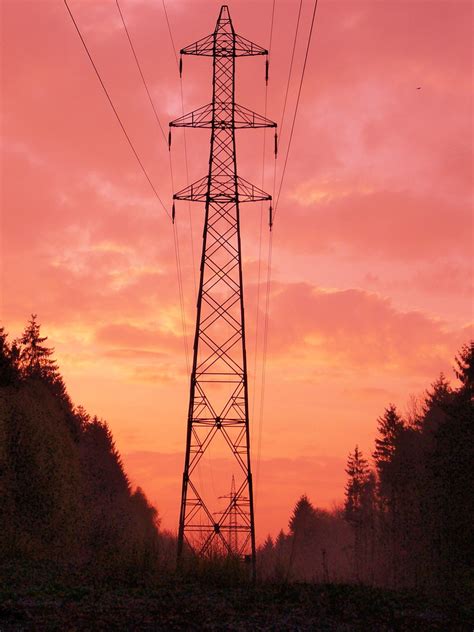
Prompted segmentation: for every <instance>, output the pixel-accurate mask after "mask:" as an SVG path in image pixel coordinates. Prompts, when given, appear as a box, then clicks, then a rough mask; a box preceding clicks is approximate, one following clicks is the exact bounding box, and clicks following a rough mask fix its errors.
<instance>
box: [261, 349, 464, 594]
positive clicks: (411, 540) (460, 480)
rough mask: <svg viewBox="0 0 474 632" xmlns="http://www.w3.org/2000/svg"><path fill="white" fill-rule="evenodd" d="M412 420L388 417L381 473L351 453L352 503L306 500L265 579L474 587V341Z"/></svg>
mask: <svg viewBox="0 0 474 632" xmlns="http://www.w3.org/2000/svg"><path fill="white" fill-rule="evenodd" d="M454 371H455V374H456V377H457V378H458V380H459V383H460V385H459V386H458V387H457V388H453V387H452V386H451V385H450V384H449V382H448V381H447V379H446V378H445V377H444V375H440V377H439V378H438V379H437V380H436V381H435V382H434V383H433V384H432V386H431V388H430V389H428V391H427V392H426V393H425V396H424V397H423V399H422V401H418V402H414V403H413V405H412V406H411V410H410V413H409V414H408V415H406V416H402V415H401V414H400V412H399V411H398V410H397V408H396V407H395V406H394V405H393V404H390V405H389V406H388V407H387V408H386V410H385V411H384V413H383V415H382V416H381V417H380V418H379V419H378V436H377V438H376V440H375V448H374V451H373V454H372V458H373V467H371V466H370V465H369V461H368V460H367V459H366V458H364V456H363V454H362V453H361V451H360V450H359V448H358V446H356V447H355V449H354V451H353V452H352V453H351V454H350V455H349V458H348V462H347V469H346V473H347V475H348V480H347V485H346V493H345V502H344V506H343V507H341V508H340V509H336V510H334V511H332V512H326V511H322V510H320V509H317V508H315V507H314V506H313V505H312V504H311V502H310V501H309V500H308V498H307V497H306V496H303V497H301V498H300V500H299V501H298V503H297V504H296V507H295V510H294V512H293V516H292V518H291V520H290V523H289V532H288V533H287V534H285V533H283V532H281V533H280V535H279V536H278V538H277V539H276V541H275V542H273V541H272V539H271V538H268V539H267V541H266V542H265V544H264V545H263V547H261V548H260V550H259V562H260V570H261V574H262V576H264V577H265V576H266V577H276V578H279V577H280V578H281V577H283V578H288V579H305V580H319V581H321V580H322V581H334V580H339V581H340V580H352V581H359V582H364V583H369V584H377V585H383V586H389V587H394V588H402V587H403V588H404V587H406V588H416V589H418V590H421V591H432V590H445V589H446V588H450V589H452V590H455V591H462V590H464V589H469V586H471V589H472V585H473V582H474V419H473V414H472V413H473V384H474V343H472V342H471V343H470V344H468V345H465V346H464V347H463V348H462V349H461V351H460V353H459V356H458V357H457V358H456V365H455V369H454Z"/></svg>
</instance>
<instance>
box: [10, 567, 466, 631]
mask: <svg viewBox="0 0 474 632" xmlns="http://www.w3.org/2000/svg"><path fill="white" fill-rule="evenodd" d="M209 578H210V581H209ZM0 579H1V584H0V632H13V631H15V632H17V631H18V632H19V631H23V630H24V631H27V630H35V631H36V630H39V631H41V632H42V631H43V630H45V631H49V630H51V631H54V630H58V631H61V632H63V631H82V630H83V631H87V632H90V631H93V630H98V631H102V630H103V631H104V632H105V631H107V632H109V631H111V630H124V631H125V630H126V631H127V632H128V631H133V630H139V631H140V632H141V631H148V630H150V631H151V630H252V631H256V632H257V631H259V630H312V631H313V630H322V631H326V630H327V631H333V630H336V631H346V630H347V631H350V630H360V631H364V632H369V631H370V632H372V631H377V632H378V631H381V632H382V631H385V630H387V631H389V630H390V631H391V630H394V631H395V630H397V631H405V630H406V631H407V632H412V631H414V630H416V631H418V630H433V631H434V630H440V631H441V630H442V631H443V632H446V631H449V630H453V631H454V630H460V631H462V630H472V628H473V626H472V625H469V623H470V620H469V619H470V614H469V612H468V610H467V608H464V609H463V608H461V607H459V604H455V603H454V602H452V601H451V602H447V601H446V602H444V603H439V602H438V603H433V602H430V601H429V600H427V599H424V598H421V597H417V596H414V595H410V594H404V593H395V592H391V591H386V590H381V589H375V588H370V587H366V586H357V585H348V584H305V583H292V584H276V583H259V584H257V585H256V586H252V585H251V584H249V583H247V582H239V581H235V580H234V579H233V580H232V581H231V582H228V581H227V580H226V578H225V576H224V575H221V576H220V577H219V573H217V574H212V573H211V575H209V570H208V569H206V573H205V574H204V575H201V576H199V574H197V573H195V574H194V576H192V577H190V576H186V577H179V576H176V575H169V574H168V575H166V576H163V577H162V578H160V579H158V580H154V581H149V582H145V583H141V584H140V583H139V582H133V583H132V584H131V585H127V584H126V583H124V582H123V581H114V580H113V578H110V579H109V580H108V581H107V582H102V583H101V582H98V581H97V580H95V581H94V580H92V579H89V580H87V579H86V578H85V577H84V575H83V574H79V573H77V572H74V571H73V570H72V569H62V570H61V571H60V572H58V570H57V569H54V568H51V567H46V566H45V565H41V564H37V565H30V566H29V567H28V568H26V567H22V568H18V567H14V566H10V567H9V568H2V569H0ZM471 614H472V612H471Z"/></svg>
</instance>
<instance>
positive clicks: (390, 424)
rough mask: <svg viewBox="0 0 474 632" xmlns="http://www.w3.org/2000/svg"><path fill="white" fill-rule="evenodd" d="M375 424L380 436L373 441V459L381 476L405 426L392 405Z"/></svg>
mask: <svg viewBox="0 0 474 632" xmlns="http://www.w3.org/2000/svg"><path fill="white" fill-rule="evenodd" d="M377 422H378V431H379V435H380V436H379V438H377V439H376V440H375V450H374V453H373V457H374V460H375V465H376V467H377V470H378V472H379V474H381V473H382V471H383V470H384V468H385V466H386V465H387V464H389V463H390V461H391V459H392V457H393V455H394V453H395V450H396V443H397V440H398V438H399V437H400V435H401V433H402V432H403V430H404V427H405V424H404V423H403V419H402V418H401V417H400V415H399V414H398V412H397V409H396V407H395V406H394V405H393V404H390V405H389V406H388V408H386V409H385V412H384V414H383V416H382V417H379V418H378V419H377Z"/></svg>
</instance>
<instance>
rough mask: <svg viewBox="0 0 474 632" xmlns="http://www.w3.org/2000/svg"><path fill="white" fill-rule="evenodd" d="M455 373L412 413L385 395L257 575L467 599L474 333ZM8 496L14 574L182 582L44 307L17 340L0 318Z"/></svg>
mask: <svg viewBox="0 0 474 632" xmlns="http://www.w3.org/2000/svg"><path fill="white" fill-rule="evenodd" d="M454 375H455V377H456V379H457V385H456V386H452V385H451V384H450V382H449V380H448V379H447V378H446V377H445V376H444V375H440V376H439V377H438V378H437V379H436V380H435V381H434V382H433V384H432V385H431V386H429V387H428V388H427V390H426V392H425V395H424V396H423V398H421V399H420V400H413V401H412V405H411V407H410V412H409V414H408V415H406V416H402V415H401V414H400V412H399V411H398V409H397V407H396V406H395V405H394V404H391V403H390V404H388V405H387V407H386V409H385V411H383V412H382V414H381V416H380V417H379V419H378V420H377V428H376V432H377V434H376V438H375V443H374V449H373V453H372V454H371V455H363V454H362V453H361V451H360V449H359V447H358V446H357V445H356V446H355V447H354V450H353V452H351V453H350V454H349V456H348V460H347V468H346V473H347V484H346V488H345V497H344V503H343V504H341V506H340V507H338V508H336V509H334V510H332V511H328V510H325V509H321V508H318V507H317V506H314V505H313V504H312V503H311V501H310V499H309V498H308V497H307V496H305V495H303V496H301V497H300V498H299V500H297V502H296V505H295V507H294V510H293V512H292V514H291V517H290V519H289V523H288V526H287V529H286V530H284V529H282V530H281V532H280V533H279V535H278V537H277V538H276V539H275V540H273V539H272V538H271V537H270V536H269V537H268V538H267V539H266V541H265V542H264V543H263V544H262V545H261V546H260V547H259V549H258V556H257V568H258V578H259V583H260V584H261V585H265V584H268V585H270V584H272V585H279V586H282V585H284V586H289V585H291V584H292V583H294V584H295V585H296V584H301V583H302V582H304V583H305V584H312V585H317V586H324V585H330V584H332V585H338V586H339V585H347V584H349V585H352V586H366V587H372V588H373V587H375V588H376V589H382V590H398V591H400V590H402V591H403V590H408V591H412V592H413V594H415V593H416V594H420V595H428V596H431V597H433V598H435V599H436V598H439V596H440V595H444V596H445V595H446V594H451V595H456V599H457V600H458V601H461V602H462V603H464V604H469V603H470V604H472V599H473V587H474V493H473V491H474V425H473V416H472V406H473V382H474V343H473V342H470V343H468V344H466V345H464V346H463V347H462V348H461V349H460V351H459V353H458V355H457V357H456V358H455V360H454ZM341 496H342V490H341ZM0 506H1V512H0V572H1V574H2V575H1V576H3V577H4V578H5V577H7V576H8V577H9V581H11V577H12V576H13V575H14V574H15V573H17V574H18V573H19V574H20V575H21V574H22V569H23V570H24V569H31V568H36V569H37V568H41V569H42V572H44V569H45V568H62V569H64V568H67V569H68V570H67V572H68V573H69V574H72V575H74V574H75V575H76V576H79V577H80V578H81V581H85V580H84V579H83V578H84V577H86V578H87V582H92V583H94V582H102V583H103V582H115V583H116V582H119V583H120V582H122V583H125V584H126V585H129V586H130V585H135V584H137V583H139V584H140V583H143V582H145V583H146V582H156V581H162V580H163V577H167V578H168V579H170V578H172V581H175V578H176V574H175V573H176V572H175V568H174V562H175V544H176V543H175V539H174V536H173V535H172V534H170V533H167V532H164V531H162V530H161V529H160V521H159V517H158V512H157V510H156V509H155V508H154V507H153V506H152V505H151V504H150V503H149V501H148V500H147V498H146V496H145V494H144V493H143V491H142V490H141V489H140V488H139V487H138V488H136V489H133V488H132V486H131V484H130V481H129V480H128V478H127V474H126V472H125V471H124V467H123V464H122V461H121V458H120V454H119V453H118V451H117V448H116V447H115V444H114V439H113V436H112V433H111V431H110V429H109V427H108V425H107V423H106V422H105V421H104V420H101V419H98V418H97V417H96V416H91V415H90V414H89V413H88V412H87V411H86V410H85V409H84V408H83V407H82V406H75V405H74V404H73V402H72V401H71V399H70V397H69V395H68V393H67V388H66V385H65V383H64V380H63V378H62V377H61V374H60V371H59V367H58V365H57V362H56V361H55V359H54V350H53V349H52V348H50V347H49V346H48V345H47V338H46V336H43V335H42V334H41V328H40V324H39V322H38V319H37V317H36V315H32V316H31V318H30V320H29V322H28V323H27V324H26V326H25V329H24V332H23V334H22V335H21V336H20V337H19V338H18V339H15V340H13V341H9V338H8V334H7V332H6V331H5V329H4V328H0ZM212 563H213V564H214V567H215V568H214V570H212V569H211V571H210V570H209V569H210V566H209V565H208V567H207V569H206V572H207V575H208V578H209V577H210V576H213V573H214V575H215V574H216V568H220V571H219V573H220V574H219V573H218V576H219V578H220V580H219V581H221V582H222V578H223V573H224V571H223V570H222V569H223V568H224V567H225V564H222V561H220V562H219V561H216V560H214V561H213V562H212ZM211 566H212V564H211ZM5 569H7V570H5ZM12 569H15V570H14V571H12ZM28 572H29V571H28V570H24V573H23V575H22V577H23V578H22V581H25V578H24V575H25V573H26V574H28ZM12 573H13V575H12ZM224 574H225V573H224ZM232 577H233V581H234V580H235V573H234V575H233V576H232ZM240 579H242V577H240ZM170 581H171V579H170ZM318 590H319V589H318ZM0 596H1V595H0ZM10 598H11V595H10ZM1 614H2V611H1V604H0V615H1ZM0 621H1V616H0ZM6 629H9V628H6ZM11 629H16V628H11Z"/></svg>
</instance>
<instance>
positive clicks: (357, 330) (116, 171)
mask: <svg viewBox="0 0 474 632" xmlns="http://www.w3.org/2000/svg"><path fill="white" fill-rule="evenodd" d="M298 4H299V3H298V2H297V0H292V1H290V2H288V1H287V2H285V1H283V0H276V12H275V23H274V31H273V46H272V55H271V71H270V85H269V89H268V111H267V116H268V117H269V118H271V119H273V120H277V121H278V122H280V119H281V114H282V107H283V99H284V93H285V87H286V77H287V73H288V67H289V61H290V52H291V45H292V41H293V34H294V28H295V24H296V15H297V9H298ZM303 4H304V6H303V17H302V20H303V22H302V27H301V36H302V37H301V39H300V41H299V46H298V49H297V57H296V60H295V82H294V83H293V84H292V85H291V89H290V100H289V105H288V111H289V113H290V114H292V113H293V108H294V102H295V96H296V90H297V81H299V77H300V72H301V65H302V57H303V53H304V46H305V42H306V38H307V34H308V30H309V21H310V16H311V10H312V6H311V5H312V3H310V2H309V1H305V2H304V3H303ZM70 6H71V9H72V10H73V12H74V14H75V16H76V19H77V21H78V23H79V25H80V26H81V29H82V31H83V34H84V37H85V38H86V40H87V42H88V44H89V46H90V49H91V52H92V54H93V56H94V59H95V61H96V63H97V66H98V67H99V69H100V72H101V73H102V76H103V79H104V82H105V83H106V85H107V87H108V89H109V91H110V93H111V96H112V98H113V100H114V103H115V104H116V107H117V109H118V111H119V112H120V115H121V117H122V119H123V121H124V123H125V126H126V128H127V131H128V132H129V134H130V136H131V138H132V139H133V142H134V144H135V146H136V148H137V151H138V153H139V154H140V156H141V158H142V160H143V162H144V164H145V165H146V167H147V170H148V172H149V173H150V176H151V178H152V180H153V182H154V184H155V186H156V187H157V189H158V190H159V192H160V195H161V197H162V199H163V200H164V201H165V203H166V204H168V205H169V201H170V199H171V194H172V191H171V184H170V177H169V168H168V155H167V153H168V150H167V147H166V145H165V143H164V142H163V139H162V137H161V134H160V132H159V129H158V128H157V126H156V122H155V120H154V117H153V112H152V110H151V108H150V105H149V103H148V101H147V97H146V93H145V92H144V89H143V86H142V84H141V82H140V77H139V75H138V73H137V70H136V67H135V66H134V61H133V58H132V56H131V53H130V49H129V47H128V42H127V39H126V36H125V33H124V32H123V27H122V24H121V21H120V17H119V14H118V12H117V8H116V5H115V2H113V1H112V0H101V1H100V2H99V1H95V0H70ZM167 6H168V12H169V18H170V22H171V26H172V30H173V37H174V40H175V44H176V46H177V47H178V48H180V47H182V46H185V45H187V44H190V43H192V42H194V41H195V40H197V39H199V38H200V37H202V36H204V35H207V34H208V33H210V32H211V31H212V30H213V28H214V24H215V20H216V18H217V14H218V9H219V6H220V3H219V2H215V1H213V0H206V1H199V0H169V1H168V3H167ZM271 6H272V2H271V1H269V0H268V1H267V0H265V1H263V0H262V1H257V2H255V1H253V2H247V1H243V0H236V2H234V3H233V4H230V11H231V16H232V18H233V21H234V26H235V29H236V31H237V32H238V33H240V34H241V35H243V36H245V37H247V38H249V39H251V40H253V41H254V42H256V43H257V44H260V45H262V46H268V42H269V27H270V16H271ZM121 7H122V10H123V13H124V16H125V18H126V20H127V24H128V27H129V31H130V34H131V36H132V38H133V40H134V43H135V46H136V50H137V54H138V55H139V58H140V60H141V63H142V67H143V71H144V74H145V76H146V78H147V81H148V84H149V86H150V90H151V93H152V95H153V98H154V101H155V105H156V108H157V110H158V113H159V116H160V118H161V121H162V123H163V124H164V125H165V126H166V127H167V124H168V121H169V120H171V119H173V118H177V117H178V116H180V115H181V101H180V86H179V80H178V76H177V70H176V65H175V61H174V56H173V52H172V48H171V44H170V41H169V35H168V32H167V28H166V22H165V19H164V13H163V7H162V4H161V3H160V2H159V1H158V0H153V1H152V0H122V2H121ZM1 12H2V16H1V17H2V41H3V50H2V57H3V66H2V109H3V130H2V131H3V134H2V136H3V139H2V231H1V234H2V240H1V242H0V247H1V265H2V269H1V297H0V298H1V303H0V307H1V316H2V323H3V324H4V325H5V326H6V328H7V330H8V331H10V333H11V335H12V336H15V335H18V334H19V333H20V331H21V329H22V327H23V325H24V323H25V321H26V320H27V318H28V316H29V314H30V313H31V312H36V313H37V314H38V316H39V319H40V321H41V323H42V324H43V331H44V333H45V334H46V335H48V336H49V341H50V343H51V345H53V346H54V347H55V348H56V353H57V358H58V361H59V363H60V367H61V371H62V373H63V375H64V377H65V380H66V382H67V385H68V389H69V392H70V394H71V396H72V398H73V400H74V402H75V403H77V404H79V403H82V404H83V405H84V406H85V407H86V408H87V409H88V410H89V411H90V412H91V413H96V414H98V415H100V416H102V417H104V418H106V419H107V420H108V422H109V424H110V426H111V428H112V431H113V433H114V436H115V437H116V441H117V445H118V448H119V450H120V452H121V453H122V455H123V459H124V462H125V465H126V468H127V471H128V472H129V474H130V476H131V478H132V481H133V482H134V483H139V484H140V485H142V486H143V488H144V489H145V491H146V493H147V494H148V495H149V497H150V498H151V500H152V501H153V502H154V503H156V505H157V507H158V509H159V512H160V514H161V516H162V518H163V525H164V526H165V527H167V528H171V529H175V528H176V526H177V511H178V503H179V493H180V476H181V470H182V463H183V450H184V439H185V423H186V413H187V405H188V401H187V400H188V391H189V387H188V381H189V378H188V375H187V372H186V365H185V359H184V351H183V337H182V327H181V317H180V309H179V299H178V287H177V280H176V269H175V262H174V249H173V235H172V230H171V226H170V223H169V221H168V219H167V218H166V216H165V214H164V213H163V210H162V209H161V208H160V207H159V205H158V204H157V201H156V199H155V198H154V197H153V195H152V194H151V192H150V188H149V185H148V183H147V182H146V180H145V178H144V176H143V174H142V172H141V171H140V170H139V167H138V165H137V163H136V162H135V159H134V157H133V155H132V153H131V151H130V148H129V146H128V145H127V143H126V141H125V139H124V137H123V135H122V132H121V130H120V128H119V126H118V124H117V121H116V119H115V118H114V116H113V113H112V111H111V109H110V106H109V104H108V103H107V101H106V98H105V96H104V94H103V92H102V90H101V88H100V85H99V83H98V81H97V78H96V76H95V75H94V73H93V70H92V68H91V66H90V63H89V61H88V59H87V57H86V56H85V53H84V50H83V49H82V45H81V43H80V41H79V39H78V36H77V34H76V32H75V30H74V27H73V25H72V23H71V21H70V18H69V16H68V14H67V11H66V8H65V6H64V5H63V3H62V2H57V1H56V0H41V1H40V0H35V1H28V0H3V2H2V3H1ZM471 24H472V4H471V2H469V1H466V2H463V1H458V0H452V1H447V0H446V1H441V2H438V1H437V0H426V1H411V0H404V1H399V2H381V1H379V0H371V1H363V0H358V1H357V2H353V0H350V1H347V2H345V1H343V0H320V2H319V7H318V11H317V17H316V27H315V33H314V38H313V43H312V49H311V52H310V56H309V61H308V68H307V75H306V79H305V85H304V88H303V93H302V99H301V104H300V111H299V115H298V119H297V123H296V127H295V133H294V139H293V146H292V151H291V154H290V160H289V164H288V169H287V175H286V180H285V185H284V188H283V193H282V198H281V201H280V206H279V209H278V213H277V217H276V222H275V227H274V250H273V264H274V265H273V272H272V276H273V283H272V286H271V298H270V319H269V341H268V363H267V373H266V385H267V386H266V391H265V406H264V416H263V421H262V420H261V419H260V415H259V411H260V394H261V380H260V375H261V349H262V336H261V333H262V332H261V329H260V333H259V336H258V353H257V363H256V364H255V354H256V348H257V345H256V327H255V323H256V313H257V311H256V310H257V295H258V281H259V277H258V268H259V266H258V257H259V227H260V213H261V209H260V206H259V204H258V203H257V204H252V205H250V204H248V205H245V206H244V207H243V209H242V215H243V220H242V221H243V257H244V275H245V298H246V314H247V327H248V336H249V339H248V351H249V367H250V388H251V393H250V398H251V411H252V412H253V416H252V419H251V429H252V442H253V455H254V460H253V469H254V473H255V476H256V482H257V485H256V496H257V502H256V504H257V513H256V523H257V535H258V539H259V540H261V539H262V538H263V537H264V536H265V535H266V533H267V532H271V533H273V534H275V533H276V532H277V531H278V530H279V528H280V527H285V528H286V525H287V521H288V516H289V513H290V511H291V509H292V506H293V505H294V503H295V501H296V500H297V498H298V496H299V495H300V494H301V493H303V492H306V493H307V494H308V495H309V496H310V498H311V499H312V500H313V502H314V503H315V504H318V505H320V506H325V507H330V506H331V505H332V503H333V502H334V501H340V500H341V499H342V496H343V486H344V481H345V474H344V465H345V460H346V456H347V453H348V452H349V451H350V450H352V449H353V447H354V444H355V443H356V442H358V443H359V445H360V447H361V448H362V450H363V451H364V452H365V453H366V454H368V453H370V451H371V450H372V443H373V438H374V435H375V427H376V417H377V416H378V415H379V414H380V413H381V412H382V411H383V408H384V406H385V405H387V404H388V403H389V402H395V403H396V404H398V405H399V406H400V408H401V410H402V411H405V410H406V407H407V403H408V399H409V396H410V395H411V394H414V395H419V394H421V393H422V391H423V389H424V388H425V387H427V386H428V384H429V383H430V382H432V381H433V380H434V379H435V378H436V376H437V374H438V373H439V372H440V371H445V372H446V374H447V375H448V376H449V377H451V376H452V371H451V368H450V367H451V365H452V361H453V357H454V355H455V353H456V352H457V351H458V350H459V348H460V346H461V344H462V343H463V342H466V341H467V340H468V338H469V336H470V335H472V334H471V333H470V329H469V323H470V322H472V306H471V296H472V294H471V278H472V268H471V265H472V264H471V257H472V223H471V222H472V220H471V208H472V197H471V196H472V188H471V178H472V154H471V150H472V138H473V136H472V118H471V117H472V92H471V87H472V86H471V80H472V67H471V56H472V38H471V33H470V28H471ZM237 64H238V69H237V72H238V75H237V80H238V83H237V100H238V101H239V102H240V103H242V104H243V105H245V106H247V107H250V108H251V109H254V110H256V111H258V112H260V113H262V114H263V113H264V97H265V87H264V81H263V77H264V63H263V60H262V59H261V58H253V59H243V60H238V62H237ZM210 77H211V64H210V63H209V60H208V59H194V58H189V57H187V58H185V60H184V74H183V89H184V107H185V111H190V110H192V109H195V108H197V107H199V106H200V105H204V104H205V103H208V102H209V100H210V98H211V85H210ZM418 88H420V89H418ZM289 127H290V121H289V119H288V118H287V119H286V121H285V123H284V126H283V134H282V138H281V146H280V156H281V157H283V155H284V152H285V150H286V145H287V142H288V131H289ZM208 138H209V130H204V131H202V130H201V131H198V130H190V131H189V132H188V133H187V135H186V140H187V146H188V153H189V176H190V180H191V181H193V180H196V179H198V178H199V177H200V176H202V175H204V173H206V168H207V167H206V165H207V162H208V151H209V148H208ZM183 140H184V135H183V131H182V130H176V131H175V132H174V134H173V150H172V156H173V166H174V172H175V189H176V190H178V189H180V188H183V187H184V186H185V185H186V170H185V163H184V157H183V155H184V152H183ZM267 140H268V142H267V155H266V167H265V168H266V177H265V184H264V187H263V188H265V189H266V190H269V191H271V189H272V178H271V173H272V168H273V166H272V165H273V163H272V160H273V159H272V142H271V137H270V135H268V137H267ZM262 151H263V132H262V131H253V130H252V131H242V132H240V133H239V136H238V156H239V169H240V173H241V175H242V176H243V177H245V178H247V179H249V180H251V181H253V182H254V183H255V184H257V185H258V186H260V185H261V183H262ZM281 162H282V161H281V159H280V161H279V172H280V173H281ZM202 211H203V209H202V207H201V206H200V205H199V204H193V205H192V206H191V214H192V229H193V230H192V231H191V229H190V222H189V215H188V208H187V205H186V204H185V203H178V204H177V216H178V228H179V236H180V243H181V254H182V264H183V279H184V294H185V304H186V320H187V332H188V337H189V338H190V336H189V334H190V333H191V332H192V329H193V321H194V316H195V312H194V310H195V307H194V306H195V293H194V292H195V290H194V281H193V261H192V256H191V244H192V243H193V247H194V251H195V259H196V261H197V258H198V256H199V253H200V247H201V244H200V234H201V230H202V221H203V212H202ZM263 214H264V215H263V217H264V222H266V219H267V207H266V206H265V207H264V208H263ZM191 233H192V235H193V240H191ZM267 245H268V232H267V230H264V233H263V243H262V253H263V260H264V262H263V263H262V267H261V278H260V282H261V291H260V297H261V299H262V297H263V295H264V281H265V278H264V277H265V260H266V252H267ZM259 320H260V324H261V323H262V321H263V303H262V300H261V301H260V314H259ZM255 366H256V368H257V379H256V383H255V384H254V374H255ZM259 428H260V429H261V432H262V435H261V436H262V439H261V455H260V459H257V456H258V450H257V443H258V442H257V437H258V434H259ZM221 467H222V463H221V461H220V459H219V457H218V456H215V457H212V453H211V459H210V463H209V481H208V484H209V485H210V486H212V485H213V481H214V480H218V479H219V476H220V469H221Z"/></svg>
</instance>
